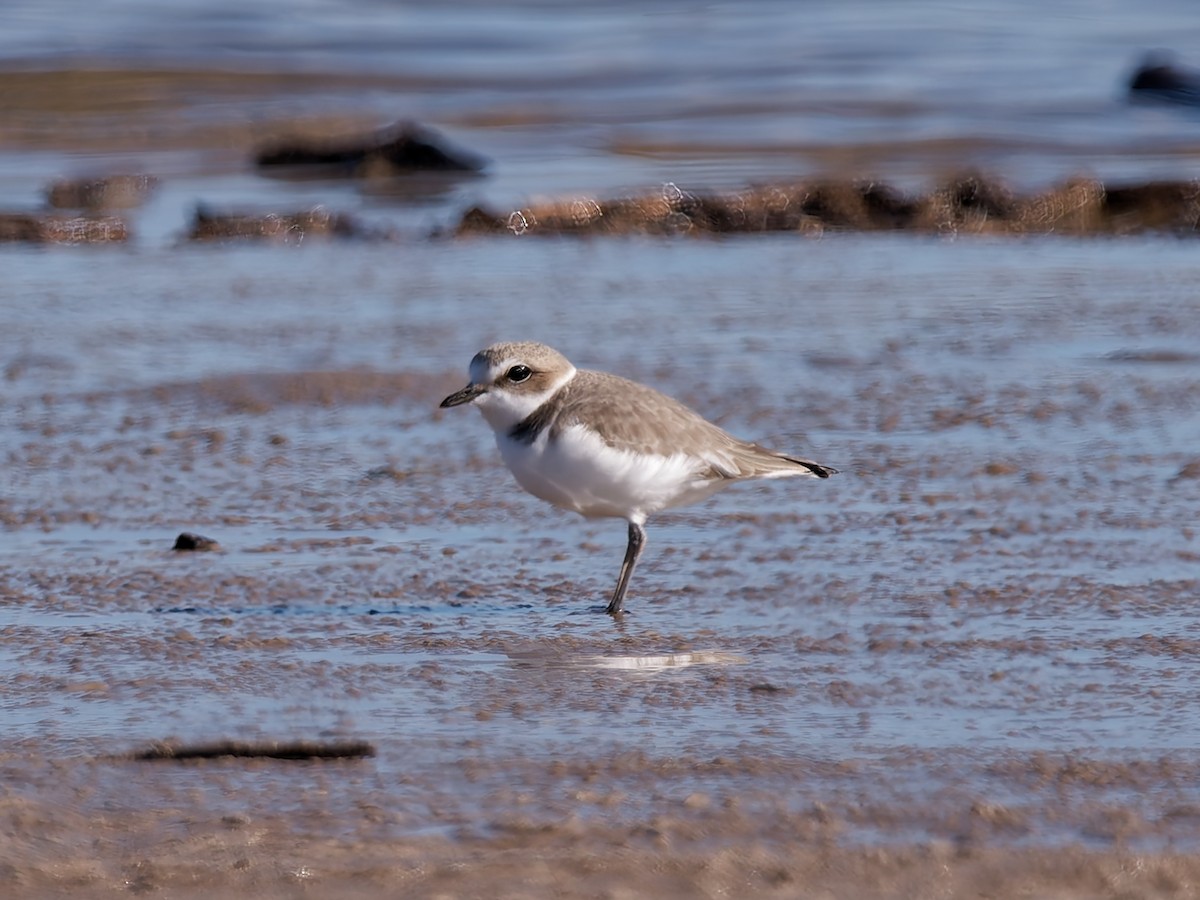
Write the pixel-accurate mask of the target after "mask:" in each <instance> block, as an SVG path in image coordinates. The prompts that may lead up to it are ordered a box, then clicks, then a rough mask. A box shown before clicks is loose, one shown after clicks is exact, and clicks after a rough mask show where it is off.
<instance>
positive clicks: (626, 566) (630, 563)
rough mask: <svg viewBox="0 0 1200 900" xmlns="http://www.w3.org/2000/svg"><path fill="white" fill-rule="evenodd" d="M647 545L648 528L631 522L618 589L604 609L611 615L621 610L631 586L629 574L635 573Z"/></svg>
mask: <svg viewBox="0 0 1200 900" xmlns="http://www.w3.org/2000/svg"><path fill="white" fill-rule="evenodd" d="M645 546H646V529H644V528H642V526H641V525H639V524H638V523H637V522H630V523H629V545H628V546H627V547H626V548H625V562H623V563H621V577H620V578H618V579H617V589H616V590H615V591H613V595H612V599H611V600H609V601H608V608H607V609H605V610H604V611H605V612H606V613H608V614H609V615H610V616H615V615H616V614H617V613H619V612H620V611H621V604H622V603H624V602H625V591H626V589H627V588H628V587H629V576H630V575H632V574H633V567H634V566H636V565H637V562H638V560H639V559H640V558H641V556H642V550H643V549H644V548H645Z"/></svg>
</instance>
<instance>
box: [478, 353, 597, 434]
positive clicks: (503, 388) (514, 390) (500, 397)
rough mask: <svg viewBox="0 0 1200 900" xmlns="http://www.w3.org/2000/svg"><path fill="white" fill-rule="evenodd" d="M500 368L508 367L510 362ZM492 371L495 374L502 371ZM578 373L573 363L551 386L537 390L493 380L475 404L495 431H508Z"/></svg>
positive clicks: (501, 369) (497, 432) (501, 432)
mask: <svg viewBox="0 0 1200 900" xmlns="http://www.w3.org/2000/svg"><path fill="white" fill-rule="evenodd" d="M497 368H498V369H499V370H500V371H505V370H506V368H507V365H506V366H504V367H500V366H498V367H497ZM489 374H490V375H492V376H493V378H495V376H496V375H497V374H498V373H495V372H493V373H489ZM574 377H575V367H574V366H570V367H569V368H567V369H566V370H565V371H564V372H563V373H562V374H561V375H560V376H559V377H558V378H556V379H555V380H554V381H553V383H551V384H550V386H549V387H547V388H546V389H545V390H542V391H537V392H536V393H534V392H529V391H522V390H520V387H521V386H520V385H512V386H508V385H505V384H503V383H502V382H501V383H496V382H494V381H493V382H492V386H491V387H490V388H488V390H487V391H486V392H485V393H483V394H481V395H480V396H479V398H478V399H477V400H475V403H474V405H475V406H476V407H478V409H479V411H480V412H481V413H482V414H483V417H484V419H486V420H487V423H488V425H490V426H491V427H492V431H494V432H496V434H497V435H505V434H508V432H510V431H511V430H512V429H513V427H514V426H516V425H518V424H519V423H521V422H523V421H525V420H526V419H527V418H529V416H530V415H532V413H533V411H534V410H535V409H537V408H538V407H539V406H541V405H542V404H543V403H545V402H546V401H547V400H549V399H550V398H551V397H553V396H554V395H555V394H556V393H558V391H559V390H561V389H562V388H563V386H565V385H566V384H567V382H569V381H570V380H571V379H572V378H574Z"/></svg>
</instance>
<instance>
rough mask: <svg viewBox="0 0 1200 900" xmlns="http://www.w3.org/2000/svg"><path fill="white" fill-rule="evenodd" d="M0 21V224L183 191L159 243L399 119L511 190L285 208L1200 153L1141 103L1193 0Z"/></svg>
mask: <svg viewBox="0 0 1200 900" xmlns="http://www.w3.org/2000/svg"><path fill="white" fill-rule="evenodd" d="M3 23H4V28H3V30H2V33H0V121H2V123H3V124H2V126H0V205H2V206H3V207H4V208H21V207H32V206H36V205H38V204H39V203H40V202H41V191H42V190H43V188H44V185H45V183H46V182H47V181H49V180H51V179H53V178H59V177H81V176H94V175H96V174H106V173H111V172H113V171H120V172H128V171H136V172H140V173H148V174H153V175H156V176H165V177H166V178H167V179H168V180H167V181H166V182H165V183H164V196H163V197H161V198H160V199H159V201H158V204H159V205H158V206H157V207H152V208H151V209H149V210H147V211H146V212H145V213H143V220H142V222H141V223H140V229H141V232H142V234H143V236H145V237H147V239H153V238H155V237H162V236H165V235H168V234H170V233H171V229H172V227H174V228H176V229H178V228H180V227H182V225H181V221H182V220H181V216H182V215H183V214H182V213H181V212H180V209H181V208H186V207H188V205H189V203H190V202H192V201H193V200H195V199H198V198H199V195H202V199H204V200H205V201H207V202H212V203H216V204H222V203H228V202H233V201H237V202H240V203H242V204H251V205H260V206H261V205H266V206H270V205H272V204H273V203H276V202H277V201H278V199H279V195H278V193H277V191H278V185H272V184H271V183H270V182H268V181H265V180H263V179H256V178H253V177H251V176H252V168H253V167H252V158H253V150H254V148H255V147H256V146H258V145H259V144H261V143H262V142H263V141H265V140H269V139H272V138H275V137H278V136H280V135H289V134H305V135H314V136H315V135H345V134H362V133H364V131H369V130H371V129H374V128H378V127H381V126H385V125H388V124H391V123H394V122H397V121H415V122H419V123H422V124H424V125H426V126H431V127H433V128H435V129H436V130H437V131H438V132H439V133H440V134H442V135H444V136H445V137H446V138H447V139H449V140H451V141H452V142H455V143H456V144H458V145H459V146H462V147H464V148H465V149H467V150H469V151H472V152H474V153H477V154H480V155H481V156H483V157H485V158H486V159H488V160H490V163H491V164H490V166H489V168H488V170H487V177H486V178H485V179H466V180H458V181H455V182H453V183H449V184H440V185H436V186H435V187H434V188H433V189H430V188H428V186H426V187H423V188H421V189H415V190H414V189H411V188H412V186H411V185H410V186H404V185H396V184H391V185H388V186H383V185H378V184H376V185H373V186H366V187H364V186H362V185H359V186H357V187H342V188H340V189H339V188H338V187H337V186H336V185H324V186H322V187H321V188H320V189H318V190H311V189H310V190H307V191H301V192H299V195H298V196H297V186H296V185H294V184H293V185H289V186H288V190H287V192H286V194H285V195H286V196H288V197H293V198H297V199H300V200H305V201H307V200H315V201H322V202H332V203H335V204H336V205H337V206H338V207H339V208H343V209H345V208H350V209H356V208H361V209H365V210H367V211H368V212H373V213H375V214H378V215H382V216H383V217H384V218H385V219H388V220H393V221H400V222H402V223H403V222H408V223H409V224H414V225H426V224H428V223H429V221H430V215H429V207H430V205H432V207H433V209H434V210H436V211H438V212H439V213H441V212H445V214H446V215H447V216H449V215H450V213H451V212H458V211H460V210H461V209H462V208H463V207H464V206H466V205H468V204H470V203H479V202H487V203H490V204H491V205H493V206H497V207H500V208H506V207H507V208H511V207H515V206H517V205H519V204H520V203H522V202H525V201H526V200H528V199H529V198H531V197H535V196H545V195H560V194H577V193H588V194H593V193H598V194H602V195H606V196H612V195H613V194H620V193H627V192H632V191H639V190H644V189H646V188H647V187H653V186H657V185H661V184H662V183H664V182H675V183H677V184H680V185H684V186H686V187H688V188H689V189H693V190H695V189H721V188H728V187H740V186H742V185H745V184H746V183H748V182H750V181H770V180H782V179H795V178H798V177H804V176H810V175H814V174H818V175H835V176H850V177H855V178H876V179H883V180H886V181H888V182H890V183H893V184H895V185H897V186H900V187H902V188H904V189H906V190H908V189H917V188H925V187H927V186H929V185H930V183H931V182H932V181H935V180H937V179H939V178H944V177H946V176H947V175H951V174H956V173H960V172H962V171H964V170H971V169H974V170H980V171H983V172H985V173H987V174H989V175H992V176H994V177H998V178H1001V179H1004V180H1005V181H1006V182H1007V183H1009V184H1010V185H1012V186H1013V187H1014V188H1016V189H1018V190H1027V189H1032V188H1043V187H1046V186H1047V185H1049V184H1051V183H1055V182H1059V181H1061V180H1063V179H1065V178H1067V177H1070V176H1075V175H1086V176H1091V177H1097V178H1100V179H1102V180H1104V181H1106V182H1111V181H1114V180H1119V181H1136V180H1147V179H1156V178H1188V177H1191V175H1192V174H1193V172H1194V168H1195V163H1194V160H1195V157H1196V155H1197V153H1198V152H1200V111H1197V110H1195V109H1189V108H1187V107H1186V105H1181V104H1179V103H1174V104H1172V103H1131V102H1130V97H1129V90H1128V86H1129V82H1130V79H1131V76H1132V75H1133V73H1134V71H1135V70H1136V69H1137V68H1138V67H1139V66H1140V65H1141V64H1142V62H1143V60H1144V58H1145V55H1146V54H1147V53H1148V52H1151V51H1160V50H1164V49H1165V50H1172V49H1173V50H1176V51H1179V52H1180V53H1181V57H1180V60H1179V63H1180V65H1181V66H1186V65H1187V64H1188V63H1189V59H1188V58H1187V53H1188V51H1189V50H1191V49H1192V48H1197V47H1200V19H1198V18H1197V17H1196V16H1195V15H1194V10H1192V8H1191V7H1190V5H1189V4H1188V3H1186V2H1185V0H1149V2H1145V3H1138V4H1131V3H1119V2H1099V3H1096V2H1084V0H1075V2H1064V3H1056V4H1049V5H1047V4H1044V3H1039V2H1035V0H1010V2H993V3H954V2H940V3H939V2H926V3H893V2H887V0H851V2H845V3H817V2H788V0H752V2H742V3H732V2H731V3H708V4H700V3H684V2H674V0H650V2H637V3H628V2H620V0H617V2H609V0H605V2H594V3H590V2H581V3H571V4H561V3H551V2H540V0H531V2H520V0H516V2H508V3H491V2H475V0H466V2H460V3H455V4H451V5H445V4H435V3H399V2H384V0H338V2H334V0H327V2H321V0H308V2H287V3H284V2H279V0H264V2H261V3H254V4H246V3H235V2H230V0H212V2H210V0H171V2H168V3H160V2H148V0H147V2H140V0H114V2H109V3H104V4H91V3H83V2H72V0H51V2H39V3H34V2H17V3H12V4H7V5H6V8H5V11H4V15H3ZM1190 61H1191V62H1196V63H1198V64H1200V51H1197V53H1196V58H1195V59H1194V60H1190ZM1178 98H1179V95H1178V94H1177V95H1176V99H1178ZM1193 99H1194V98H1193ZM414 202H419V203H420V204H422V206H423V207H424V208H425V214H424V215H422V216H419V217H417V218H415V219H414V218H412V217H411V216H410V212H411V205H412V204H413V203H414ZM435 218H436V217H435Z"/></svg>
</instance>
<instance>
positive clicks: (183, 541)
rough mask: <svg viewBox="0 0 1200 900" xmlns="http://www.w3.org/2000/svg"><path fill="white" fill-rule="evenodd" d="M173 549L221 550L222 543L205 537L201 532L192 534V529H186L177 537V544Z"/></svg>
mask: <svg viewBox="0 0 1200 900" xmlns="http://www.w3.org/2000/svg"><path fill="white" fill-rule="evenodd" d="M171 549H172V550H220V549H221V545H220V544H218V543H217V542H216V541H214V540H213V539H212V538H207V537H204V536H203V535H200V534H192V532H190V531H185V532H183V533H182V534H180V535H179V537H177V538H175V546H174V547H172V548H171Z"/></svg>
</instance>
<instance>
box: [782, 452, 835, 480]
mask: <svg viewBox="0 0 1200 900" xmlns="http://www.w3.org/2000/svg"><path fill="white" fill-rule="evenodd" d="M784 459H786V460H788V461H789V462H794V463H795V464H796V465H798V466H803V467H804V468H806V469H808V471H809V472H811V473H812V474H814V475H816V476H817V477H818V478H828V477H829V476H830V475H836V474H837V473H838V470H837V469H835V468H834V467H833V466H823V465H821V464H820V463H815V462H813V461H812V460H811V459H797V458H796V457H794V456H785V457H784Z"/></svg>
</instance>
